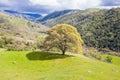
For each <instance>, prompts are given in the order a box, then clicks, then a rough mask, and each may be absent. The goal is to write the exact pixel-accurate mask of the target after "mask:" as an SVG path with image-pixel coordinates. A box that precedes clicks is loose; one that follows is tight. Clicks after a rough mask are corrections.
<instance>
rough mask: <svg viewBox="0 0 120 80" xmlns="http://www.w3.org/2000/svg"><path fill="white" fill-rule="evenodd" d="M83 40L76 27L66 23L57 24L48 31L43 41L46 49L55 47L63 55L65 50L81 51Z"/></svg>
mask: <svg viewBox="0 0 120 80" xmlns="http://www.w3.org/2000/svg"><path fill="white" fill-rule="evenodd" d="M82 44H83V40H82V39H81V36H80V34H79V33H78V32H77V30H76V28H74V27H73V26H70V25H67V24H58V25H55V26H53V27H52V28H51V30H49V31H48V36H47V37H46V39H45V41H44V47H45V49H46V50H49V49H51V48H57V49H59V50H61V51H62V53H63V55H64V54H65V52H66V51H67V50H69V51H74V52H77V53H80V52H82Z"/></svg>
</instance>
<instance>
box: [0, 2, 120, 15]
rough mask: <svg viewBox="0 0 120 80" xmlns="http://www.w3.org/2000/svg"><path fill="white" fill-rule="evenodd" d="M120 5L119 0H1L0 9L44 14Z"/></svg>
mask: <svg viewBox="0 0 120 80" xmlns="http://www.w3.org/2000/svg"><path fill="white" fill-rule="evenodd" d="M100 6H105V7H106V6H110V7H111V6H120V0H1V1H0V9H12V10H17V11H21V12H34V13H41V14H46V13H50V12H53V11H57V10H64V9H86V8H93V7H100Z"/></svg>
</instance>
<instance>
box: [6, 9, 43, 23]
mask: <svg viewBox="0 0 120 80" xmlns="http://www.w3.org/2000/svg"><path fill="white" fill-rule="evenodd" d="M4 12H5V13H8V14H10V15H13V16H16V17H20V18H24V19H27V20H30V21H35V20H36V19H37V18H40V17H42V15H40V14H36V13H25V12H24V13H22V12H17V11H13V10H4Z"/></svg>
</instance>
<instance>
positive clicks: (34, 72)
mask: <svg viewBox="0 0 120 80" xmlns="http://www.w3.org/2000/svg"><path fill="white" fill-rule="evenodd" d="M118 61H120V58H119V57H113V64H110V63H105V62H100V61H97V60H94V59H90V58H87V57H85V56H83V55H79V56H70V55H69V54H68V55H65V56H63V55H60V54H56V53H45V52H26V51H22V52H17V51H2V50H1V51H0V80H119V79H120V75H119V74H120V63H119V62H118Z"/></svg>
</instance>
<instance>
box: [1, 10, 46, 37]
mask: <svg viewBox="0 0 120 80" xmlns="http://www.w3.org/2000/svg"><path fill="white" fill-rule="evenodd" d="M47 29H48V28H47V27H45V26H43V25H41V24H37V23H33V22H30V21H27V20H23V19H21V18H17V17H13V16H10V15H7V14H4V13H1V12H0V32H1V33H0V36H4V35H11V36H16V37H21V38H24V39H34V38H35V37H36V36H37V35H39V33H42V32H45V31H46V30H47Z"/></svg>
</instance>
